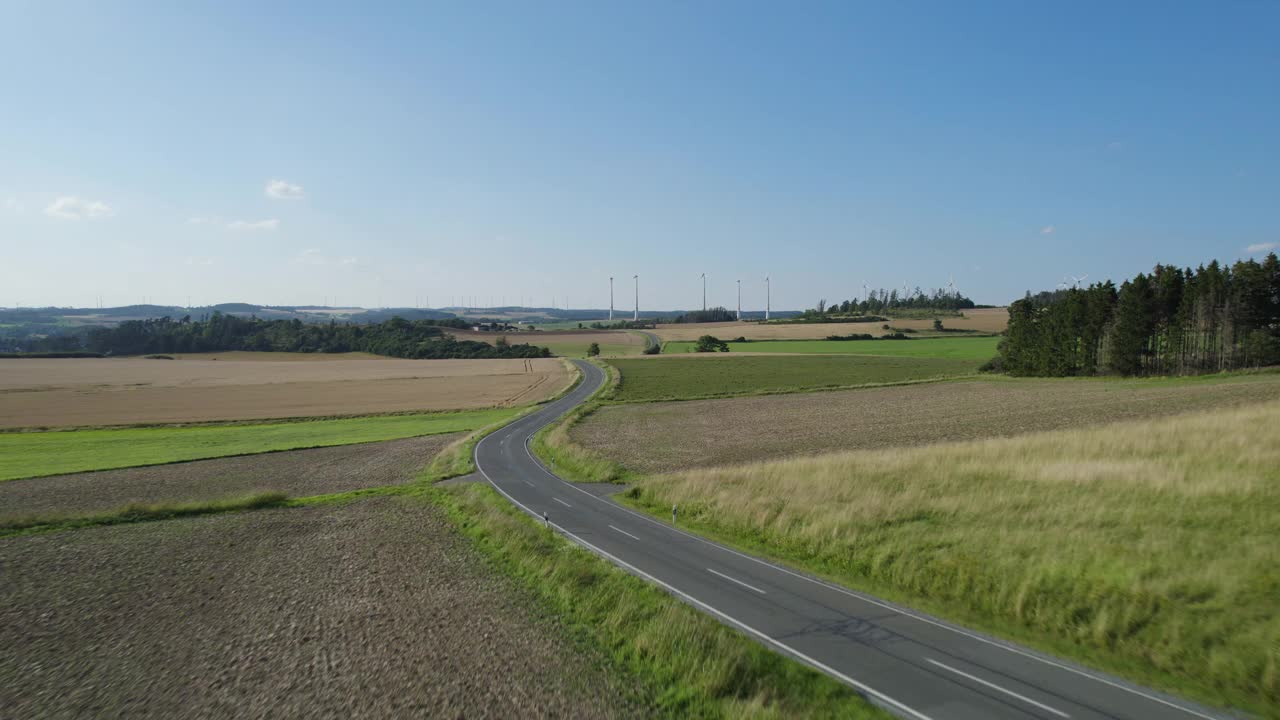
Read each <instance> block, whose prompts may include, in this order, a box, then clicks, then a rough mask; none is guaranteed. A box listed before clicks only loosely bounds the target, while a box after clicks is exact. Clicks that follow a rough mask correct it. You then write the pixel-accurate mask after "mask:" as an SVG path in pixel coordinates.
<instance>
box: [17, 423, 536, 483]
mask: <svg viewBox="0 0 1280 720" xmlns="http://www.w3.org/2000/svg"><path fill="white" fill-rule="evenodd" d="M515 412H516V411H515V410H508V409H492V410H468V411H461V412H444V413H424V414H411V415H382V416H374V417H364V418H342V419H335V420H312V421H303V422H282V423H269V424H257V425H255V424H245V425H235V424H233V425H207V426H192V427H143V428H114V429H104V430H74V431H47V432H11V433H0V480H9V479H12V478H21V477H32V476H38V475H58V474H63V473H71V472H83V471H87V470H108V469H111V468H122V467H133V466H138V465H157V464H161V463H173V462H182V461H186V460H198V459H201V458H211V457H223V456H227V455H245V454H252V453H265V452H272V451H276V450H291V449H295V448H307V447H322V446H328V445H349V444H351V443H362V442H374V441H378V440H391V439H395V438H405V437H416V436H421V435H434V434H439V433H452V432H459V431H463V430H474V429H476V428H481V427H484V426H486V425H490V424H492V423H494V422H497V421H499V420H502V419H504V418H508V417H511V416H512V415H514V414H515Z"/></svg>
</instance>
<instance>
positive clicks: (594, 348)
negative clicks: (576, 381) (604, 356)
mask: <svg viewBox="0 0 1280 720" xmlns="http://www.w3.org/2000/svg"><path fill="white" fill-rule="evenodd" d="M599 354H600V343H591V344H590V345H588V346H587V356H588V357H596V356H597V355H599Z"/></svg>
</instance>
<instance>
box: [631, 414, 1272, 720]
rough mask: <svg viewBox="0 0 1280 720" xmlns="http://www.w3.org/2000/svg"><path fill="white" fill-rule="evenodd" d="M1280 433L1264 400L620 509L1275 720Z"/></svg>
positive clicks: (647, 499)
mask: <svg viewBox="0 0 1280 720" xmlns="http://www.w3.org/2000/svg"><path fill="white" fill-rule="evenodd" d="M1277 427H1280V401H1274V400H1273V401H1271V402H1269V403H1263V404H1250V405H1245V406H1241V407H1236V408H1226V409H1218V410H1214V411H1210V412H1202V413H1190V414H1182V415H1176V416H1174V417H1169V418H1161V419H1153V420H1144V421H1135V422H1128V423H1115V424H1111V425H1108V426H1105V427H1098V428H1089V429H1075V430H1065V431H1057V432H1048V433H1036V434H1032V435H1025V436H1022V437H1016V438H1004V439H990V440H976V441H969V442H962V443H940V444H936V445H928V446H925V447H920V448H891V449H886V450H875V451H855V452H844V453H833V454H826V455H811V456H807V457H797V458H790V459H784V460H775V461H770V462H760V463H752V464H746V465H733V466H727V467H719V468H705V469H694V470H689V471H687V472H679V473H673V474H670V475H660V476H652V477H649V478H643V479H640V480H639V481H638V482H637V481H636V480H635V479H632V482H635V483H636V484H635V487H634V489H633V490H632V491H630V492H629V493H628V495H627V496H628V498H630V502H632V503H633V504H634V505H637V506H639V507H641V508H643V509H645V510H648V511H649V512H651V513H653V514H655V515H657V516H658V517H664V514H669V513H670V508H671V507H672V505H673V504H678V505H679V506H680V508H681V515H680V520H681V523H682V524H687V526H688V527H690V528H691V529H693V530H696V531H701V532H704V533H708V534H711V535H713V536H716V537H719V538H721V539H726V540H729V541H731V542H734V543H737V544H739V545H741V546H744V547H747V548H750V549H753V550H757V551H763V552H765V553H767V554H770V555H774V556H780V557H781V558H783V559H785V560H787V561H790V562H792V563H794V564H795V565H797V566H799V567H801V568H804V569H806V570H809V571H812V572H817V573H821V574H826V575H829V576H832V577H834V578H835V579H836V580H838V581H839V582H841V583H843V584H845V585H848V586H850V587H854V588H858V589H863V590H867V591H870V592H874V593H877V594H880V595H882V596H886V597H888V598H889V599H892V600H898V601H902V602H905V603H908V604H910V605H911V606H912V607H916V608H919V609H921V610H924V611H926V612H931V613H935V614H938V615H942V616H946V617H949V618H950V619H952V620H955V621H957V622H960V623H963V624H966V625H971V626H977V627H978V628H979V629H982V630H987V631H990V632H994V633H997V634H1001V635H1004V636H1006V637H1011V638H1013V639H1017V640H1022V641H1025V642H1030V643H1032V644H1035V645H1037V646H1039V647H1040V648H1041V649H1044V650H1047V651H1050V652H1053V653H1057V654H1062V655H1067V656H1070V657H1073V658H1075V659H1077V660H1080V661H1083V662H1086V663H1089V664H1092V665H1094V666H1100V667H1101V668H1103V669H1107V670H1111V671H1114V672H1117V673H1121V674H1124V675H1127V676H1129V677H1130V678H1131V679H1134V680H1138V681H1141V682H1144V683H1147V684H1151V685H1155V686H1157V687H1159V688H1162V689H1167V690H1171V691H1176V692H1179V693H1184V694H1189V695H1194V696H1198V697H1200V698H1202V699H1206V700H1208V701H1210V702H1214V703H1221V704H1224V705H1235V706H1237V707H1240V708H1242V709H1245V710H1249V711H1256V712H1259V713H1260V714H1261V715H1263V716H1265V717H1280V715H1278V714H1277V710H1278V709H1280V623H1278V622H1277V617H1278V616H1280V615H1278V612H1280V565H1277V562H1276V547H1277V546H1276V538H1277V537H1280V444H1277V443H1276V437H1277V433H1276V428H1277ZM724 432H731V429H730V430H725V431H724ZM636 442H643V440H637V441H636Z"/></svg>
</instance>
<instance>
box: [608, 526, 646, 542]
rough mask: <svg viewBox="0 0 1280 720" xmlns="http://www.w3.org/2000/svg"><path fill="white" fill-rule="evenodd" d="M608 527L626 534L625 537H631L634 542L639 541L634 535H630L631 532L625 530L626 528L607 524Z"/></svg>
mask: <svg viewBox="0 0 1280 720" xmlns="http://www.w3.org/2000/svg"><path fill="white" fill-rule="evenodd" d="M609 528H610V529H612V530H616V531H618V532H620V533H622V534H623V535H626V536H627V537H629V538H631V539H632V540H635V541H636V542H639V541H640V538H638V537H636V536H635V535H632V534H631V533H629V532H627V531H626V530H623V529H622V528H620V527H614V526H612V525H610V526H609Z"/></svg>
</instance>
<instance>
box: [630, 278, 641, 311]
mask: <svg viewBox="0 0 1280 720" xmlns="http://www.w3.org/2000/svg"><path fill="white" fill-rule="evenodd" d="M631 279H632V280H635V281H636V314H635V315H632V316H631V319H632V320H633V321H635V322H639V321H640V276H639V275H632V276H631Z"/></svg>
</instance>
